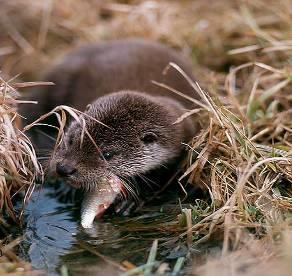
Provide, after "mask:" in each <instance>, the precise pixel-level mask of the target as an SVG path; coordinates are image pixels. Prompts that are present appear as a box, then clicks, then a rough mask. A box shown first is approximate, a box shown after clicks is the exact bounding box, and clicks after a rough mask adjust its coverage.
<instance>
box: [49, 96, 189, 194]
mask: <svg viewBox="0 0 292 276" xmlns="http://www.w3.org/2000/svg"><path fill="white" fill-rule="evenodd" d="M179 108H181V106H180V105H178V104H176V103H175V102H172V100H171V99H168V98H164V97H150V96H148V95H145V94H141V93H136V92H131V91H122V92H117V93H112V94H109V95H107V96H104V97H101V98H99V99H97V100H96V101H95V102H93V103H92V104H91V105H90V106H89V107H88V108H87V110H86V111H85V115H83V118H84V120H85V122H86V124H85V125H86V131H84V127H83V126H82V125H81V124H80V123H78V122H76V121H74V122H72V123H71V125H70V126H69V127H68V129H67V131H66V133H65V136H64V139H63V142H62V144H61V145H60V147H59V148H58V149H57V150H56V153H55V155H54V156H53V158H52V162H51V167H52V169H53V170H56V172H57V174H58V175H60V176H61V177H64V178H65V179H66V180H68V183H69V184H71V185H73V186H75V187H85V188H87V189H90V188H91V187H96V186H98V184H99V183H100V182H102V181H104V179H110V178H111V177H112V176H114V177H119V178H120V179H125V178H130V177H135V176H138V175H141V174H145V173H147V172H149V171H150V170H153V169H156V168H159V167H160V166H162V165H165V164H166V163H168V162H169V161H171V160H173V159H174V158H176V157H177V156H178V155H179V154H180V152H181V142H182V140H184V136H183V132H184V131H183V128H182V126H181V125H180V124H178V125H174V124H173V123H174V122H175V120H176V119H177V117H178V116H179V114H180V113H179V112H178V110H177V109H179ZM86 115H87V116H86ZM90 117H91V118H90ZM93 118H94V119H95V120H93ZM97 121H99V122H101V123H102V124H101V123H99V122H97ZM88 134H89V135H88Z"/></svg>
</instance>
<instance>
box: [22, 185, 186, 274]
mask: <svg viewBox="0 0 292 276" xmlns="http://www.w3.org/2000/svg"><path fill="white" fill-rule="evenodd" d="M179 213H180V210H179V208H178V204H177V202H173V204H164V205H163V208H161V203H159V204H158V205H156V206H153V205H151V208H148V209H147V208H146V207H145V208H143V211H142V212H141V213H139V214H138V215H135V216H134V217H118V216H109V215H108V216H105V217H104V218H103V219H102V220H99V221H96V222H95V224H94V228H92V229H82V228H81V227H80V225H79V223H80V217H79V216H80V215H79V208H78V206H75V205H74V204H72V203H68V202H67V203H62V202H61V201H59V200H57V199H56V190H55V189H54V188H52V187H49V186H48V187H45V188H42V189H40V190H35V192H34V194H33V197H32V199H31V201H30V203H29V204H28V205H27V207H26V210H25V221H26V224H27V227H26V229H25V232H24V242H23V243H22V245H21V252H22V255H23V257H25V258H26V259H27V260H28V261H30V262H31V264H32V266H33V267H34V268H35V269H40V270H44V271H47V273H48V274H49V275H60V271H61V270H64V269H65V270H68V271H69V273H70V275H80V274H81V273H86V275H105V271H107V273H106V275H115V274H116V273H117V272H121V270H120V268H121V266H122V264H123V262H124V261H127V262H130V263H132V264H134V265H137V266H139V265H142V264H145V262H146V261H147V256H148V253H149V249H150V248H151V245H152V243H153V241H154V239H159V255H158V258H160V259H163V261H164V262H165V261H166V262H169V263H170V265H172V264H173V262H175V261H176V259H177V258H178V257H180V256H185V255H186V254H187V253H188V250H187V249H186V247H185V245H184V242H180V241H179V240H178V239H177V238H176V237H177V236H178V234H179V231H181V229H180V227H179V226H178V224H177V220H176V216H177V214H179Z"/></svg>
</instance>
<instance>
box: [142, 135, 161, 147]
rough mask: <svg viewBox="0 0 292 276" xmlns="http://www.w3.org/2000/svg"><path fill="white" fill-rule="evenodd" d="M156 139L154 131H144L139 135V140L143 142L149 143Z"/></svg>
mask: <svg viewBox="0 0 292 276" xmlns="http://www.w3.org/2000/svg"><path fill="white" fill-rule="evenodd" d="M157 139H158V137H157V135H156V134H155V133H154V132H145V133H143V135H142V137H141V141H142V142H143V143H144V144H151V143H154V142H156V141H157Z"/></svg>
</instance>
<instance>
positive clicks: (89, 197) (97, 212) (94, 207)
mask: <svg viewBox="0 0 292 276" xmlns="http://www.w3.org/2000/svg"><path fill="white" fill-rule="evenodd" d="M99 184H100V185H99V187H98V188H96V189H94V190H93V191H89V192H87V193H85V196H84V199H83V202H82V207H81V225H82V227H83V228H91V227H92V224H93V221H94V219H95V218H96V217H97V218H99V217H101V216H102V215H103V213H104V212H105V211H106V209H107V208H108V207H109V206H110V205H111V204H112V203H113V202H114V200H115V198H116V196H117V195H118V194H119V193H120V192H121V191H122V181H121V180H120V179H119V178H118V177H116V176H112V177H111V178H110V179H103V181H102V182H101V183H99Z"/></svg>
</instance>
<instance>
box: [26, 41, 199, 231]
mask: <svg viewBox="0 0 292 276" xmlns="http://www.w3.org/2000/svg"><path fill="white" fill-rule="evenodd" d="M170 62H173V63H175V64H177V65H178V66H180V67H181V68H182V69H183V70H184V71H185V72H186V73H187V74H188V76H190V77H191V78H192V79H194V76H193V73H192V66H191V64H190V63H189V62H188V61H187V60H185V59H184V58H183V57H182V56H181V55H180V54H178V53H177V52H176V51H174V50H172V49H171V48H169V47H167V46H164V45H162V44H159V43H156V42H150V41H145V40H141V39H130V40H119V41H111V42H104V43H99V44H93V45H87V46H83V47H81V48H79V49H77V50H74V51H73V52H72V53H69V54H68V55H67V56H66V57H65V58H64V59H63V60H62V61H61V62H60V63H59V64H56V65H55V66H54V67H53V68H52V69H51V70H50V71H49V72H48V74H47V75H46V77H45V80H46V81H51V82H54V83H55V86H50V87H47V88H45V89H44V90H43V91H34V92H33V94H32V95H30V98H33V99H35V100H37V101H38V102H39V104H38V105H37V106H36V108H35V109H34V110H30V109H31V108H28V107H26V110H25V109H23V110H22V113H21V114H22V115H23V116H24V117H27V118H29V121H28V123H30V122H32V121H33V120H35V119H37V118H38V117H39V116H40V115H42V114H44V113H46V112H49V111H50V110H51V109H53V108H54V107H55V106H58V105H69V106H73V107H74V108H76V109H79V110H85V111H84V114H82V115H81V116H80V120H79V121H78V122H77V121H74V120H73V121H72V122H70V124H69V126H68V127H67V129H66V131H65V134H64V138H63V140H62V142H61V144H60V146H59V147H58V148H57V149H56V150H55V151H54V153H53V155H52V157H51V160H50V170H51V171H53V172H56V174H57V175H58V176H60V177H62V178H63V179H64V180H65V181H66V182H68V183H69V184H70V185H71V186H73V187H75V188H85V189H86V190H87V194H86V195H85V199H84V201H83V206H82V219H81V224H82V226H83V227H91V226H92V222H93V220H94V218H95V217H96V216H101V215H102V214H103V212H104V211H105V210H106V209H107V208H108V207H109V206H111V205H113V204H116V203H115V202H118V201H119V200H118V199H117V198H120V201H122V200H123V199H124V197H127V196H128V194H132V195H133V196H137V193H139V195H140V194H143V191H144V190H147V187H148V185H150V186H151V189H152V190H153V189H155V188H153V187H156V189H157V187H159V186H161V185H162V183H165V182H166V181H167V177H168V176H169V175H170V174H171V173H172V170H173V168H174V167H175V166H177V162H178V160H179V159H180V158H181V156H182V154H183V146H182V142H185V143H187V142H189V140H190V139H191V138H192V137H193V136H194V134H195V133H196V130H197V127H196V125H195V123H194V121H193V120H192V119H191V118H186V119H185V120H183V121H182V122H180V123H178V124H174V122H175V121H176V120H177V119H178V118H179V117H180V116H181V115H182V114H184V113H185V112H187V111H188V110H189V109H193V108H194V104H193V103H192V102H191V101H189V100H187V99H185V98H184V97H181V96H180V95H177V94H176V93H172V92H169V91H167V90H166V89H165V88H162V87H160V86H158V85H155V84H153V83H152V82H151V81H152V80H155V81H158V82H160V83H164V84H166V85H168V86H170V87H172V88H173V89H175V90H177V91H180V92H181V93H183V94H185V95H188V96H190V97H195V93H194V91H193V89H192V87H191V86H190V85H189V83H188V82H187V81H186V80H185V79H184V78H183V76H182V75H180V74H179V73H178V72H177V71H175V70H168V72H167V73H166V74H163V71H164V69H165V68H166V67H167V65H168V64H169V63H170ZM50 120H51V121H48V122H47V123H49V124H55V122H54V121H52V119H50ZM80 122H83V123H80ZM43 130H45V131H46V132H47V133H48V128H43ZM51 134H52V133H49V135H51ZM32 137H33V140H34V141H35V143H36V145H38V147H42V146H48V144H47V141H46V142H45V140H46V135H43V137H42V133H41V132H37V131H35V132H34V133H33V134H32ZM133 185H134V186H133ZM155 185H156V186H155ZM119 195H120V197H119Z"/></svg>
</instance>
